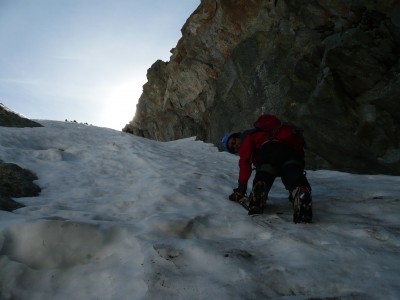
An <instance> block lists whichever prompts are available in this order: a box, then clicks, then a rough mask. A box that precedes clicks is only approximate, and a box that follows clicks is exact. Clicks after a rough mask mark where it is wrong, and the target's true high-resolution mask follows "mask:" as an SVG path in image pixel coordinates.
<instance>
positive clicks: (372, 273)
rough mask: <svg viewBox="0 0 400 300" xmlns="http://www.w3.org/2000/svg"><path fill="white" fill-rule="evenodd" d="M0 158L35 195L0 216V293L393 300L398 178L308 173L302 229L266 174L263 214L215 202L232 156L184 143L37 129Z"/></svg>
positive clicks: (11, 143)
mask: <svg viewBox="0 0 400 300" xmlns="http://www.w3.org/2000/svg"><path fill="white" fill-rule="evenodd" d="M38 122H40V123H41V124H42V125H44V127H38V128H5V127H0V158H1V159H2V160H3V161H5V162H9V163H17V164H18V165H19V166H21V167H23V168H27V169H30V170H31V171H33V172H34V173H36V174H37V176H38V178H39V180H37V181H36V183H37V184H38V185H39V186H40V187H41V188H42V192H41V194H40V196H39V197H29V198H19V199H16V200H17V201H19V202H21V203H24V204H25V205H26V207H24V208H21V209H18V210H16V211H14V212H13V213H9V212H5V211H0V299H2V300H5V299H29V300H34V299H38V300H39V299H40V300H44V299H68V300H69V299H85V300H89V299H118V300H120V299H230V300H231V299H281V300H282V299H290V300H301V299H303V300H304V299H346V300H348V299H399V298H400V285H399V283H398V279H399V274H400V255H399V254H400V239H399V237H400V224H399V223H400V196H399V191H400V188H399V187H400V185H399V183H400V177H396V176H384V175H373V176H372V175H354V174H348V173H341V172H334V171H326V170H318V171H308V178H309V180H310V182H311V184H312V187H313V205H314V222H313V223H312V224H294V223H293V222H292V211H291V206H290V203H289V201H288V199H287V192H286V191H285V189H284V188H283V185H282V183H281V182H280V180H276V182H275V184H274V187H273V189H272V190H271V192H270V199H269V201H268V203H269V206H268V212H267V213H266V214H264V215H262V216H253V217H251V216H248V215H247V213H246V211H245V210H244V209H243V208H242V207H241V206H240V205H238V204H236V203H233V202H230V201H229V200H228V199H227V197H228V195H229V194H230V193H231V192H232V188H234V187H236V182H237V175H238V174H237V173H238V167H237V160H238V158H237V157H236V156H233V155H230V154H228V153H222V152H219V151H218V150H217V148H216V147H214V146H213V145H211V144H207V143H203V142H201V141H196V140H195V138H188V139H183V140H178V141H173V142H157V141H152V140H147V139H144V138H140V137H137V136H133V135H129V134H126V133H122V132H118V131H115V130H112V129H108V128H99V127H94V126H85V125H82V124H75V123H67V122H56V121H42V120H40V121H38Z"/></svg>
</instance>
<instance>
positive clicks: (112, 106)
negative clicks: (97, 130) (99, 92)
mask: <svg viewBox="0 0 400 300" xmlns="http://www.w3.org/2000/svg"><path fill="white" fill-rule="evenodd" d="M144 80H145V79H143V80H142V81H144ZM137 82H138V78H136V79H133V80H129V81H125V82H120V83H117V84H115V85H114V86H112V87H111V88H110V93H109V95H107V96H106V98H105V101H104V102H105V105H104V110H103V116H102V119H103V120H104V124H105V126H106V127H110V128H113V129H116V130H121V129H122V128H123V127H125V125H126V124H127V123H128V122H129V121H131V120H132V119H133V117H134V115H135V112H136V104H137V102H138V100H139V97H140V95H141V94H142V88H141V86H142V85H140V84H137ZM138 87H140V88H138Z"/></svg>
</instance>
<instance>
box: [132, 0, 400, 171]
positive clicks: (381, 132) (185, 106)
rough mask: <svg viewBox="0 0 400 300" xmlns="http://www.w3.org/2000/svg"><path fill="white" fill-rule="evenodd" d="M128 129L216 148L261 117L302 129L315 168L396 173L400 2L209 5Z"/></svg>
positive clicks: (154, 70)
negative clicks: (270, 116)
mask: <svg viewBox="0 0 400 300" xmlns="http://www.w3.org/2000/svg"><path fill="white" fill-rule="evenodd" d="M171 52H172V56H171V58H170V61H169V62H163V61H157V62H155V63H154V64H153V65H152V66H151V68H150V69H149V70H148V73H147V78H148V82H147V83H146V84H145V85H144V87H143V94H142V95H141V97H140V99H139V103H138V105H137V110H136V115H135V117H134V119H133V120H132V121H131V122H130V123H129V124H127V126H126V127H125V128H124V131H126V132H131V133H133V134H136V135H140V136H144V137H148V138H152V139H156V140H162V141H166V140H173V139H179V138H183V137H188V136H197V137H198V138H199V139H201V140H204V141H207V142H213V143H215V144H219V141H220V139H221V137H222V136H223V135H224V134H225V133H226V132H229V131H238V130H242V129H246V128H249V127H250V126H251V124H252V123H253V121H254V120H255V119H256V118H257V117H258V116H259V115H260V114H261V113H263V112H265V113H272V114H276V115H277V116H279V117H280V118H282V119H284V120H287V121H291V122H292V123H295V124H296V125H298V126H300V127H303V129H304V130H305V137H306V139H307V143H308V147H309V150H308V153H309V157H308V166H307V167H308V168H327V169H336V170H342V171H349V172H357V173H385V174H396V175H400V131H399V128H400V99H399V98H400V61H399V53H400V2H399V1H396V0H382V1H372V0H365V1H345V0H338V1H332V0H320V1H313V0H311V1H310V0H299V1H288V0H275V1H269V0H252V1H247V0H236V1H230V0H203V1H202V2H201V4H200V6H199V7H198V8H197V9H196V11H195V12H194V13H193V14H192V15H191V16H190V17H189V19H188V20H187V22H186V24H185V25H184V26H183V28H182V38H181V39H180V40H179V42H178V44H177V46H176V48H174V49H172V50H171Z"/></svg>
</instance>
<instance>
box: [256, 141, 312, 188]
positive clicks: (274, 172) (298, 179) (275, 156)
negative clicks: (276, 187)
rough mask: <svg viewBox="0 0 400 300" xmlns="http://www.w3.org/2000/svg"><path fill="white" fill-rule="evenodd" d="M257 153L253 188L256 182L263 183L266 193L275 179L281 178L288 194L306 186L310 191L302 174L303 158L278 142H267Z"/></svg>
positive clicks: (303, 173)
mask: <svg viewBox="0 0 400 300" xmlns="http://www.w3.org/2000/svg"><path fill="white" fill-rule="evenodd" d="M259 151H260V152H259V153H258V155H257V165H256V175H255V177H254V181H253V186H254V185H255V184H256V183H257V182H258V181H263V182H265V184H266V187H267V193H268V192H269V191H270V189H271V187H272V184H273V183H274V181H275V178H276V177H281V180H282V183H283V185H284V186H285V188H286V189H287V190H288V191H289V192H291V191H292V190H293V189H294V188H295V187H298V186H307V187H308V188H309V190H310V191H311V186H310V184H309V182H308V180H307V178H306V175H305V172H304V157H301V156H299V155H298V154H296V153H295V152H294V151H293V150H291V149H290V148H289V147H288V146H287V145H286V144H284V143H280V142H268V143H266V144H265V145H264V146H263V147H262V148H261V149H260V150H259Z"/></svg>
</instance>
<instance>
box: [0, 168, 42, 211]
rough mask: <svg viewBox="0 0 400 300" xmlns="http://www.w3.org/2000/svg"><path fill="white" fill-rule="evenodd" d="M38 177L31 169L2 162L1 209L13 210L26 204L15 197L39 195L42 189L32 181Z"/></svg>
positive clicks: (0, 171) (0, 180) (0, 174)
mask: <svg viewBox="0 0 400 300" xmlns="http://www.w3.org/2000/svg"><path fill="white" fill-rule="evenodd" d="M36 179H38V178H37V177H36V175H35V174H33V173H32V172H31V171H29V170H26V169H23V168H21V167H19V166H18V165H16V164H9V163H3V162H0V210H6V211H13V210H15V209H17V208H21V207H24V206H25V205H23V204H21V203H19V202H17V201H15V200H13V199H12V198H13V197H15V198H19V197H34V196H38V195H39V193H40V191H41V189H40V187H39V186H37V185H36V184H34V183H33V182H32V181H34V180H36Z"/></svg>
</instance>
